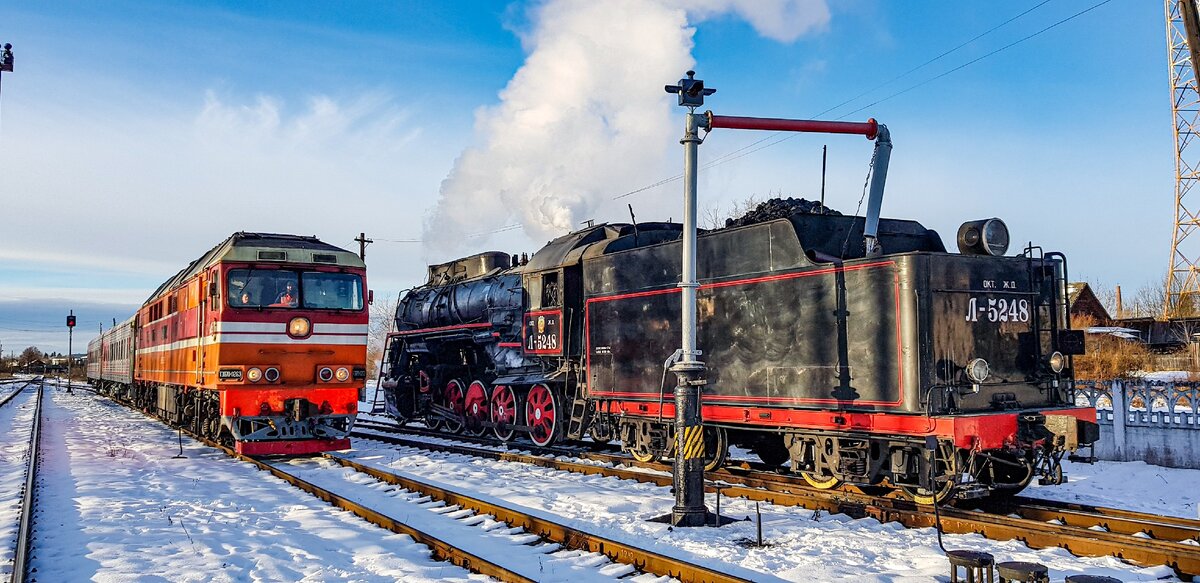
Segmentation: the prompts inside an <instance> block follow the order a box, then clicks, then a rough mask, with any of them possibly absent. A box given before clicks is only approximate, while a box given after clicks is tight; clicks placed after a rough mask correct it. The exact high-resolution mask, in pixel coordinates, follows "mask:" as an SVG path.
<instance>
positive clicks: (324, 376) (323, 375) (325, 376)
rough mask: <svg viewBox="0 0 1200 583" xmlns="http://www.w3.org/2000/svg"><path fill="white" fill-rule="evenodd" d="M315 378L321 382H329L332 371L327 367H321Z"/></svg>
mask: <svg viewBox="0 0 1200 583" xmlns="http://www.w3.org/2000/svg"><path fill="white" fill-rule="evenodd" d="M317 378H319V379H321V380H322V381H325V382H329V380H330V379H332V378H333V369H331V368H329V367H327V366H323V367H321V370H319V371H317Z"/></svg>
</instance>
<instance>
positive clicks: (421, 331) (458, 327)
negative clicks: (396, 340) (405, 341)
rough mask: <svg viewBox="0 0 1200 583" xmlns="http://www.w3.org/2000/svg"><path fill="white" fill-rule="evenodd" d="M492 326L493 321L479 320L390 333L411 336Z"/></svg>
mask: <svg viewBox="0 0 1200 583" xmlns="http://www.w3.org/2000/svg"><path fill="white" fill-rule="evenodd" d="M491 327H492V323H491V322H479V323H476V324H455V325H453V326H439V327H437V328H421V329H418V330H402V331H400V332H393V333H392V334H390V335H395V336H411V335H413V334H428V333H430V332H449V331H451V330H468V329H471V328H491Z"/></svg>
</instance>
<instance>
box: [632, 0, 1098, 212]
mask: <svg viewBox="0 0 1200 583" xmlns="http://www.w3.org/2000/svg"><path fill="white" fill-rule="evenodd" d="M1049 1H1050V0H1044V1H1043V2H1041V3H1039V4H1036V5H1034V6H1033V7H1032V8H1029V9H1027V10H1025V11H1024V12H1022V13H1020V14H1017V15H1016V16H1013V17H1012V18H1009V19H1008V20H1006V21H1004V22H1002V23H1000V24H998V25H996V26H994V27H992V28H990V29H988V30H987V31H984V32H983V33H980V34H978V35H976V36H975V37H974V38H972V39H971V40H968V41H966V42H964V43H961V44H959V45H958V46H956V47H954V48H952V49H950V50H948V51H945V52H943V53H942V54H940V55H938V56H936V57H933V58H932V59H929V60H928V61H926V62H924V63H922V64H920V65H917V66H916V67H913V68H912V69H909V70H908V71H905V72H904V73H901V74H900V75H897V76H896V77H894V78H892V79H890V80H888V81H886V82H884V83H882V84H880V85H878V86H876V87H874V88H872V89H870V90H868V91H866V92H864V93H861V94H859V95H857V96H855V97H853V98H851V99H848V100H846V101H843V102H842V103H840V104H838V105H835V106H833V107H831V108H829V109H826V110H825V111H823V112H821V113H819V114H817V115H816V116H814V117H820V116H822V115H825V114H826V113H829V112H830V111H833V110H835V109H837V108H839V107H841V106H843V105H845V104H847V103H851V102H853V101H855V100H857V99H859V98H860V97H862V96H864V95H867V94H869V93H872V92H874V91H875V90H877V89H880V88H882V87H885V86H887V85H889V84H891V83H893V82H895V81H897V80H899V79H902V78H904V77H906V76H908V75H910V74H912V73H913V72H915V71H917V70H919V69H922V68H924V67H926V66H928V65H929V64H931V63H933V62H935V61H937V60H939V59H941V58H943V57H945V56H947V55H949V54H951V53H953V52H955V51H957V50H959V49H961V48H963V47H965V46H967V45H969V44H971V43H972V42H974V41H976V40H978V39H980V38H982V37H984V36H986V35H988V34H990V33H992V32H994V31H996V30H997V29H999V28H1002V27H1004V26H1005V25H1007V24H1009V23H1011V22H1013V21H1014V20H1017V19H1018V18H1021V17H1022V16H1025V15H1026V14H1029V13H1030V12H1032V11H1034V10H1036V9H1038V8H1040V7H1041V6H1043V5H1045V4H1046V3H1047V2H1049ZM1109 2H1112V0H1102V1H1101V2H1098V3H1096V4H1093V5H1092V6H1090V7H1088V8H1085V9H1083V10H1081V11H1079V12H1076V13H1075V14H1072V15H1071V16H1068V17H1066V18H1064V19H1062V20H1059V21H1058V22H1055V23H1054V24H1051V25H1049V26H1047V27H1045V28H1043V29H1041V30H1039V31H1037V32H1035V33H1032V34H1030V35H1027V36H1025V37H1022V38H1020V39H1018V40H1016V41H1013V42H1011V43H1009V44H1007V45H1004V46H1003V47H1000V48H998V49H996V50H994V51H992V52H990V53H987V54H986V55H983V56H981V57H978V58H975V59H972V60H970V61H967V62H966V63H963V64H962V65H959V66H957V67H955V68H953V69H950V70H949V71H946V72H944V73H941V74H939V75H937V76H935V77H931V78H929V79H926V80H925V81H922V82H920V83H917V84H915V85H912V86H910V87H908V88H905V89H903V90H901V91H898V92H896V93H893V94H891V95H888V96H887V97H884V98H883V99H879V100H876V101H874V102H871V103H869V104H867V105H864V106H862V107H860V108H858V109H856V110H854V111H851V112H849V113H846V114H843V115H841V116H839V117H838V118H837V119H839V120H840V119H844V118H846V117H849V116H851V115H853V114H855V113H858V112H860V111H862V110H864V109H867V108H869V107H873V106H875V105H879V104H880V103H883V102H885V101H888V100H890V99H894V98H896V97H899V96H901V95H904V94H905V93H908V92H909V91H912V90H914V89H917V88H918V87H921V86H924V85H927V84H929V83H932V82H934V81H937V80H938V79H941V78H942V77H945V76H947V75H949V74H951V73H954V72H956V71H959V70H962V69H964V68H966V67H969V66H971V65H973V64H975V63H978V62H979V61H982V60H984V59H986V58H988V57H991V56H993V55H995V54H997V53H1000V52H1002V51H1005V50H1007V49H1010V48H1012V47H1014V46H1016V45H1018V44H1021V43H1023V42H1025V41H1027V40H1029V39H1031V38H1033V37H1036V36H1038V35H1040V34H1042V33H1044V32H1046V31H1048V30H1050V29H1052V28H1055V27H1057V26H1059V25H1061V24H1064V23H1066V22H1068V21H1071V20H1074V19H1076V18H1078V17H1080V16H1083V15H1084V14H1087V13H1088V12H1091V11H1092V10H1095V9H1097V8H1099V7H1101V6H1103V5H1105V4H1108V3H1109ZM796 136H797V134H794V133H790V134H783V135H781V132H776V133H774V134H771V135H768V136H767V137H764V138H762V139H760V140H757V141H755V142H752V143H750V144H747V145H745V146H742V147H741V148H738V149H737V150H734V151H732V152H729V153H727V154H724V155H722V156H719V157H717V158H714V159H713V160H711V161H709V162H708V163H706V164H704V165H703V166H701V168H700V171H704V170H708V169H710V168H712V167H714V166H719V165H721V164H724V163H726V162H732V161H734V160H737V159H739V158H743V157H745V156H749V155H750V154H753V153H755V152H758V151H759V150H763V149H766V148H769V147H771V146H774V145H776V144H779V143H781V142H786V141H787V140H790V139H792V138H794V137H796ZM756 146H757V147H756ZM681 178H683V175H682V174H677V175H675V176H672V177H670V178H664V179H662V180H659V181H658V182H655V183H654V184H650V185H648V186H643V187H641V188H638V189H635V190H631V191H629V192H626V193H624V194H620V195H617V196H614V197H613V200H617V199H621V198H625V197H627V196H632V195H634V194H637V193H639V192H645V191H647V190H650V189H651V188H655V187H658V186H662V185H664V184H667V183H669V182H674V181H676V180H679V179H681Z"/></svg>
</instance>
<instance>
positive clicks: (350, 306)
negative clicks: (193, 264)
mask: <svg viewBox="0 0 1200 583" xmlns="http://www.w3.org/2000/svg"><path fill="white" fill-rule="evenodd" d="M227 283H228V288H227V289H228V290H229V305H230V307H234V308H305V309H317V310H356V311H357V310H361V309H362V308H363V286H362V278H361V277H359V276H358V275H354V274H349V273H325V272H319V271H304V272H298V271H288V270H284V269H231V270H229V275H228V277H227Z"/></svg>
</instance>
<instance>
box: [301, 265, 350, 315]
mask: <svg viewBox="0 0 1200 583" xmlns="http://www.w3.org/2000/svg"><path fill="white" fill-rule="evenodd" d="M300 281H301V286H300V287H301V292H300V298H301V301H302V302H303V305H304V307H305V308H309V309H316V310H361V309H362V308H363V286H362V278H360V277H359V276H357V275H353V274H350V273H325V272H321V271H306V272H304V273H302V274H300Z"/></svg>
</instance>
